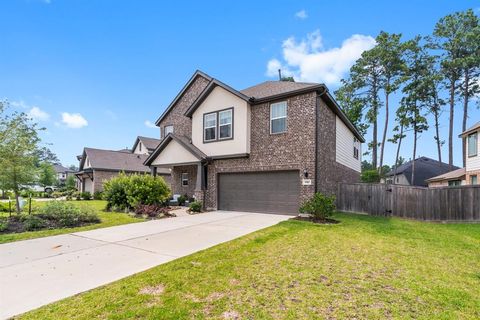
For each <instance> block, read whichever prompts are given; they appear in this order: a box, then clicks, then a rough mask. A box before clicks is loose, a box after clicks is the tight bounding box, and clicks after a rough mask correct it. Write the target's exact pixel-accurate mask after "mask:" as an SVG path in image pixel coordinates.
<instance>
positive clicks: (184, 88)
mask: <svg viewBox="0 0 480 320" xmlns="http://www.w3.org/2000/svg"><path fill="white" fill-rule="evenodd" d="M198 77H203V78H205V79H207V80H208V81H211V80H212V77H210V76H209V75H208V74H206V73H204V72H202V71H200V70H196V71H195V73H194V74H193V75H192V76H191V77H190V80H188V82H187V83H186V84H185V85H184V86H183V88H182V90H180V92H179V93H178V94H177V96H176V97H175V98H174V99H173V101H172V102H171V103H170V104H169V105H168V107H167V108H166V109H165V111H164V112H163V113H162V115H161V116H160V117H159V118H158V119H157V121H156V122H155V125H156V126H160V122H161V121H162V119H163V118H165V117H166V116H167V114H168V113H169V112H170V111H171V110H172V109H173V107H174V106H175V105H176V104H177V102H178V101H179V100H180V99H181V98H182V96H183V95H184V93H185V92H186V91H187V90H188V88H190V86H191V85H192V84H193V83H194V82H195V80H196V79H197V78H198Z"/></svg>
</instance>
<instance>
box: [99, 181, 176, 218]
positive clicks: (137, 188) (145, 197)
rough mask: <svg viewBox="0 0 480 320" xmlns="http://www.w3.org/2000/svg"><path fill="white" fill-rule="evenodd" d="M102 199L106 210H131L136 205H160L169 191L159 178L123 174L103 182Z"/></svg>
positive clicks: (166, 197)
mask: <svg viewBox="0 0 480 320" xmlns="http://www.w3.org/2000/svg"><path fill="white" fill-rule="evenodd" d="M103 188H104V191H103V195H104V199H105V200H107V202H108V204H107V209H111V210H116V211H120V210H125V209H127V210H131V209H133V208H136V207H137V206H138V205H140V204H143V205H152V204H155V205H161V204H163V203H164V202H165V201H166V200H167V199H168V198H169V196H170V189H169V188H168V186H167V184H166V183H165V180H164V179H163V178H161V177H153V176H151V175H147V174H145V175H138V174H135V175H130V176H127V175H125V174H124V173H121V174H119V175H118V176H117V177H114V178H112V179H110V180H109V181H107V182H105V184H104V186H103Z"/></svg>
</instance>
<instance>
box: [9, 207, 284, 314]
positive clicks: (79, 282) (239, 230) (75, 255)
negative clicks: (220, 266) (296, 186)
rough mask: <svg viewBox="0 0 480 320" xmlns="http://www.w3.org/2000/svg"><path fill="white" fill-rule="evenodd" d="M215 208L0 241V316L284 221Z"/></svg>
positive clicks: (20, 310)
mask: <svg viewBox="0 0 480 320" xmlns="http://www.w3.org/2000/svg"><path fill="white" fill-rule="evenodd" d="M289 218H290V217H289V216H284V215H272V214H257V213H246V212H232V211H215V212H209V213H203V214H198V215H191V216H182V217H176V218H169V219H163V220H153V221H148V222H142V223H134V224H128V225H122V226H116V227H110V228H103V229H96V230H91V231H85V232H77V233H72V234H66V235H59V236H53V237H46V238H39V239H32V240H26V241H18V242H12V243H7V244H2V245H0V318H1V319H4V318H8V317H11V316H14V315H16V314H20V313H23V312H26V311H29V310H32V309H35V308H38V307H40V306H42V305H45V304H48V303H51V302H54V301H57V300H60V299H63V298H66V297H69V296H72V295H75V294H77V293H80V292H83V291H87V290H90V289H93V288H96V287H98V286H101V285H104V284H107V283H110V282H113V281H116V280H119V279H121V278H124V277H126V276H129V275H132V274H135V273H137V272H140V271H144V270H146V269H149V268H152V267H154V266H156V265H159V264H162V263H165V262H168V261H171V260H174V259H176V258H179V257H183V256H186V255H189V254H192V253H194V252H197V251H199V250H203V249H206V248H209V247H211V246H214V245H217V244H219V243H222V242H225V241H229V240H232V239H235V238H237V237H240V236H243V235H245V234H248V233H251V232H253V231H256V230H259V229H262V228H265V227H268V226H271V225H274V224H277V223H278V222H280V221H283V220H287V219H289Z"/></svg>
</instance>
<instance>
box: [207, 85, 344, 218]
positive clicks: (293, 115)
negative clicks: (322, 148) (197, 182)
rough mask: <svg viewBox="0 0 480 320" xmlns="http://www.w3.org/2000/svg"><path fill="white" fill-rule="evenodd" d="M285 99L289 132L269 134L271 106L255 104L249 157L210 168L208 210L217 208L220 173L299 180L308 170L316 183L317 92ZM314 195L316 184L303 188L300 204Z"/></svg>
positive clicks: (252, 114)
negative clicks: (292, 173) (294, 174)
mask: <svg viewBox="0 0 480 320" xmlns="http://www.w3.org/2000/svg"><path fill="white" fill-rule="evenodd" d="M286 100H287V132H285V133H280V134H270V103H264V104H260V105H254V106H252V107H251V108H252V112H251V142H250V156H249V157H248V158H238V159H225V160H215V161H213V162H212V163H210V164H209V165H208V180H207V188H208V189H207V191H206V193H205V206H206V208H207V209H216V208H217V181H216V180H217V174H218V173H222V172H248V171H249V172H254V171H276V170H298V172H299V177H298V178H299V180H300V179H302V178H303V171H304V170H305V169H306V170H307V171H308V174H309V179H312V180H315V157H314V154H315V100H316V93H315V92H311V93H307V94H303V95H298V96H294V97H291V98H288V99H286ZM282 101H283V100H282ZM334 121H335V119H334ZM334 143H335V142H334ZM314 192H315V185H314V183H313V184H312V185H311V186H300V199H299V203H302V202H303V201H305V200H306V199H307V198H309V197H311V196H312V195H313V194H314Z"/></svg>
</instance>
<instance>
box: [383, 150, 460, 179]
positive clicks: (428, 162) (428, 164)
mask: <svg viewBox="0 0 480 320" xmlns="http://www.w3.org/2000/svg"><path fill="white" fill-rule="evenodd" d="M412 165H413V161H409V162H407V163H404V164H402V165H401V166H399V167H398V168H397V170H396V171H395V170H392V171H390V172H389V173H387V174H386V176H388V177H391V176H394V175H395V173H396V175H400V174H403V175H404V176H405V178H406V179H407V181H408V183H410V185H415V186H426V185H427V183H426V180H428V179H430V178H432V177H435V176H438V175H441V174H444V173H447V172H450V171H452V170H456V169H459V168H458V167H456V166H450V165H449V164H447V163H443V162H440V161H437V160H434V159H430V158H428V157H420V158H417V159H415V177H414V179H415V181H413V182H412V181H411V180H412Z"/></svg>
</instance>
